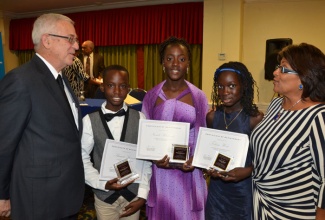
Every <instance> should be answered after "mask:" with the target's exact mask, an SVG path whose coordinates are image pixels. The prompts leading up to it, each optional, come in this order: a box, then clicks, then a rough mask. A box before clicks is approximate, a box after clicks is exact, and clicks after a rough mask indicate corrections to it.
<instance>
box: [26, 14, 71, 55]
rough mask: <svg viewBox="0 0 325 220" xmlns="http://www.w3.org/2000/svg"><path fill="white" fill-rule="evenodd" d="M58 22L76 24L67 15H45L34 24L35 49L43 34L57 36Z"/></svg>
mask: <svg viewBox="0 0 325 220" xmlns="http://www.w3.org/2000/svg"><path fill="white" fill-rule="evenodd" d="M58 21H67V22H70V23H71V24H72V25H74V22H73V21H72V20H71V19H70V18H68V17H67V16H65V15H61V14H54V13H49V14H43V15H41V16H39V17H38V18H37V19H36V21H35V22H34V26H33V31H32V39H33V43H34V47H35V49H37V48H38V46H39V43H40V41H41V38H42V35H43V34H55V29H56V25H57V23H58Z"/></svg>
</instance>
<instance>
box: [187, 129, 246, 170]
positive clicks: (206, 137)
mask: <svg viewBox="0 0 325 220" xmlns="http://www.w3.org/2000/svg"><path fill="white" fill-rule="evenodd" d="M248 146H249V139H248V136H247V135H246V134H241V133H236V132H230V131H222V130H217V129H211V128H202V127H201V128H200V130H199V134H198V138H197V142H196V148H195V151H194V156H193V162H192V165H193V166H196V167H201V168H204V169H209V168H210V167H212V168H214V169H217V170H222V171H229V170H231V169H233V168H235V167H244V166H245V161H246V156H247V151H248Z"/></svg>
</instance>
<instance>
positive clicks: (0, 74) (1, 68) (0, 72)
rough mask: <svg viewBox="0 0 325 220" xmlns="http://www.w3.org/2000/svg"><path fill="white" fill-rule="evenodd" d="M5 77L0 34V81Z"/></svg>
mask: <svg viewBox="0 0 325 220" xmlns="http://www.w3.org/2000/svg"><path fill="white" fill-rule="evenodd" d="M4 76H5V60H4V57H3V48H2V35H1V32H0V79H2V78H3V77H4Z"/></svg>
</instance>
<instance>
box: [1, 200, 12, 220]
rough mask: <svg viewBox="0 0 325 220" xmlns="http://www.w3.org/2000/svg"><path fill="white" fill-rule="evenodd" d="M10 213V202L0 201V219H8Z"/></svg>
mask: <svg viewBox="0 0 325 220" xmlns="http://www.w3.org/2000/svg"><path fill="white" fill-rule="evenodd" d="M10 213H11V206H10V200H0V217H3V216H5V217H9V216H10Z"/></svg>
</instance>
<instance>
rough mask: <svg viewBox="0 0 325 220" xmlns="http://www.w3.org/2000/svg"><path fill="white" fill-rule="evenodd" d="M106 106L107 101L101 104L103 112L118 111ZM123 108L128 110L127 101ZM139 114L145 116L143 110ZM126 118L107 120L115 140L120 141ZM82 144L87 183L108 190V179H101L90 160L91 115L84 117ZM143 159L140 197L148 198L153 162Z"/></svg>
mask: <svg viewBox="0 0 325 220" xmlns="http://www.w3.org/2000/svg"><path fill="white" fill-rule="evenodd" d="M105 106H106V101H105V102H104V103H103V104H102V106H101V110H102V111H103V114H106V113H116V112H113V111H110V110H108V109H106V108H105ZM123 108H124V110H125V111H127V108H128V107H127V105H126V104H125V103H124V104H123ZM139 114H140V119H144V118H145V116H144V114H143V113H142V112H139ZM124 118H125V116H121V117H114V118H113V119H112V120H111V121H109V122H107V125H108V128H109V130H110V131H111V133H112V135H113V138H114V140H117V141H119V140H120V138H121V133H122V129H123V123H124ZM81 145H82V161H83V164H84V170H85V179H86V183H87V184H88V185H89V186H91V187H93V188H96V189H100V190H104V191H108V190H106V189H105V185H106V182H107V181H105V180H99V172H98V171H97V170H96V169H95V168H94V167H93V164H92V162H91V161H90V153H91V151H92V150H93V148H94V134H93V130H92V126H91V121H90V118H89V115H86V116H85V117H84V118H83V132H82V138H81ZM141 161H142V162H143V163H144V164H143V167H144V169H143V173H142V181H141V183H140V184H139V190H138V197H140V198H143V199H147V197H148V193H149V189H150V185H149V183H150V178H151V173H152V170H151V162H149V161H145V160H141Z"/></svg>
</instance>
